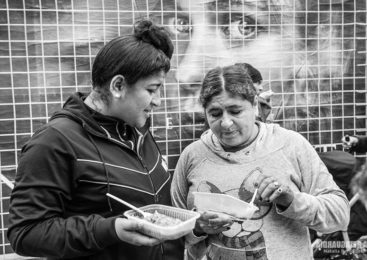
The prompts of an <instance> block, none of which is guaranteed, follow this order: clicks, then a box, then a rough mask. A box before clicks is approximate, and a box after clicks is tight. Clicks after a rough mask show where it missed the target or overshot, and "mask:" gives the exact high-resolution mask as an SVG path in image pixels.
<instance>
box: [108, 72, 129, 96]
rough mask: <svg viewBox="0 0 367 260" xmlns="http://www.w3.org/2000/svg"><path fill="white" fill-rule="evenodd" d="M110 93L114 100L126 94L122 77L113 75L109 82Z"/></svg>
mask: <svg viewBox="0 0 367 260" xmlns="http://www.w3.org/2000/svg"><path fill="white" fill-rule="evenodd" d="M110 91H111V93H112V96H113V97H114V98H121V97H122V96H123V95H125V92H126V81H125V78H124V76H122V75H120V74H119V75H115V76H114V77H113V78H112V79H111V82H110Z"/></svg>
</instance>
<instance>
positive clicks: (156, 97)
mask: <svg viewBox="0 0 367 260" xmlns="http://www.w3.org/2000/svg"><path fill="white" fill-rule="evenodd" d="M152 105H153V106H155V107H159V106H160V105H161V89H160V88H159V89H157V91H156V92H155V93H154V95H153V98H152Z"/></svg>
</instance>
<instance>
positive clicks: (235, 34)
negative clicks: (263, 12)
mask: <svg viewBox="0 0 367 260" xmlns="http://www.w3.org/2000/svg"><path fill="white" fill-rule="evenodd" d="M257 30H259V27H258V26H257V24H256V21H255V20H254V19H253V18H251V17H249V16H237V17H234V18H232V20H231V21H230V23H229V24H228V26H225V27H224V28H223V32H224V34H225V35H226V36H227V37H229V38H234V39H250V38H255V36H256V31H257Z"/></svg>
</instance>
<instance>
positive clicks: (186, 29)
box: [167, 15, 261, 39]
mask: <svg viewBox="0 0 367 260" xmlns="http://www.w3.org/2000/svg"><path fill="white" fill-rule="evenodd" d="M225 21H226V22H225ZM167 24H168V28H169V30H170V31H171V33H173V34H175V35H177V34H190V33H192V32H193V31H194V28H195V25H194V24H192V23H190V20H189V19H188V18H187V17H177V18H176V17H171V18H170V19H169V20H168V23H167ZM209 26H212V24H209V23H208V27H209ZM213 26H214V25H213ZM215 27H219V28H220V30H221V31H222V32H223V34H224V37H226V38H230V39H252V38H255V36H256V35H257V31H259V29H261V27H260V26H258V25H257V24H256V20H255V19H253V18H252V17H250V16H245V15H238V16H237V15H234V16H232V17H231V19H230V20H229V19H225V18H224V19H222V23H221V25H219V26H218V25H215Z"/></svg>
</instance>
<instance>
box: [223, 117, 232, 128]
mask: <svg viewBox="0 0 367 260" xmlns="http://www.w3.org/2000/svg"><path fill="white" fill-rule="evenodd" d="M232 125H233V120H232V119H231V117H229V116H228V115H224V116H223V118H222V121H221V126H222V128H224V129H229V128H230V127H231V126H232Z"/></svg>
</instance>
